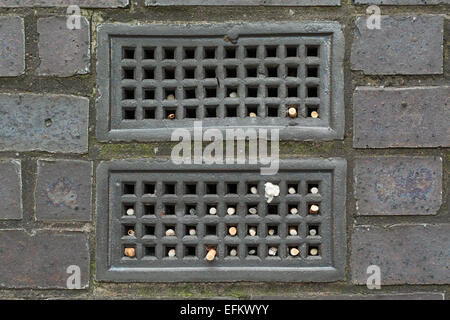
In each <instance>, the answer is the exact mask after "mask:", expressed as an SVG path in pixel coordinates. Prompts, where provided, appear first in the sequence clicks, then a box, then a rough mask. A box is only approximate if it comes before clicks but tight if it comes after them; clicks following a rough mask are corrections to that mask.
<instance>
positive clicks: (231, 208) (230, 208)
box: [227, 207, 236, 216]
mask: <svg viewBox="0 0 450 320" xmlns="http://www.w3.org/2000/svg"><path fill="white" fill-rule="evenodd" d="M227 213H228V215H230V216H232V215H233V214H235V213H236V209H235V208H233V207H229V208H228V209H227Z"/></svg>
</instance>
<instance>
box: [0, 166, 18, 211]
mask: <svg viewBox="0 0 450 320" xmlns="http://www.w3.org/2000/svg"><path fill="white" fill-rule="evenodd" d="M22 216H23V212H22V174H21V163H20V160H0V220H7V219H17V220H20V219H22Z"/></svg>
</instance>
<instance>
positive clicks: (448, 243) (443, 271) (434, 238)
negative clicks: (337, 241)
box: [350, 224, 450, 286]
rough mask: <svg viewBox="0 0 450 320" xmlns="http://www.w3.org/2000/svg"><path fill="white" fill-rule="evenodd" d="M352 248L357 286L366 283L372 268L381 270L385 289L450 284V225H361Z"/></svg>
mask: <svg viewBox="0 0 450 320" xmlns="http://www.w3.org/2000/svg"><path fill="white" fill-rule="evenodd" d="M351 247H352V249H351V258H350V269H351V278H352V282H353V283H355V284H361V285H365V284H366V281H367V277H368V275H367V273H366V272H367V267H368V266H370V265H377V266H379V267H380V270H381V286H383V285H393V284H448V283H450V224H439V225H395V226H391V227H386V228H383V227H377V226H357V227H355V228H354V230H353V235H352V240H351Z"/></svg>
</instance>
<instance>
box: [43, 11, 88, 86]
mask: <svg viewBox="0 0 450 320" xmlns="http://www.w3.org/2000/svg"><path fill="white" fill-rule="evenodd" d="M66 23H67V17H49V18H42V19H39V20H38V22H37V30H38V33H39V57H40V59H41V64H40V66H39V69H38V73H39V74H40V75H55V76H60V77H68V76H72V75H75V74H86V73H88V72H89V59H90V53H89V50H90V41H89V22H88V20H87V19H86V18H85V17H81V18H80V27H81V28H80V29H74V30H70V29H69V28H67V25H66Z"/></svg>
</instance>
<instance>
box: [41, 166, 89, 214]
mask: <svg viewBox="0 0 450 320" xmlns="http://www.w3.org/2000/svg"><path fill="white" fill-rule="evenodd" d="M92 170H93V169H92V162H90V161H78V160H56V161H51V160H49V161H46V160H40V161H38V169H37V182H36V193H35V203H36V218H37V220H51V221H90V220H91V190H92V174H93V173H92Z"/></svg>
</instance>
